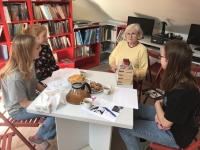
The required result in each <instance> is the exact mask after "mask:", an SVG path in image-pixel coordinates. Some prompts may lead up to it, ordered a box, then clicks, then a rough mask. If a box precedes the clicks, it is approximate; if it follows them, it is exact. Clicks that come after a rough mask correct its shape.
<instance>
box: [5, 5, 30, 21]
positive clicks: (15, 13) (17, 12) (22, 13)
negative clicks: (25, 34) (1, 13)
mask: <svg viewBox="0 0 200 150" xmlns="http://www.w3.org/2000/svg"><path fill="white" fill-rule="evenodd" d="M4 6H5V7H6V8H7V11H8V15H9V19H10V18H11V21H19V20H28V19H29V18H28V10H27V6H26V3H25V2H24V3H5V4H4ZM6 16H7V15H6Z"/></svg>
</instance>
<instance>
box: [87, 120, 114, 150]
mask: <svg viewBox="0 0 200 150" xmlns="http://www.w3.org/2000/svg"><path fill="white" fill-rule="evenodd" d="M111 136H112V126H106V125H101V124H94V123H90V124H89V145H90V147H91V148H92V149H93V150H109V149H110V145H111Z"/></svg>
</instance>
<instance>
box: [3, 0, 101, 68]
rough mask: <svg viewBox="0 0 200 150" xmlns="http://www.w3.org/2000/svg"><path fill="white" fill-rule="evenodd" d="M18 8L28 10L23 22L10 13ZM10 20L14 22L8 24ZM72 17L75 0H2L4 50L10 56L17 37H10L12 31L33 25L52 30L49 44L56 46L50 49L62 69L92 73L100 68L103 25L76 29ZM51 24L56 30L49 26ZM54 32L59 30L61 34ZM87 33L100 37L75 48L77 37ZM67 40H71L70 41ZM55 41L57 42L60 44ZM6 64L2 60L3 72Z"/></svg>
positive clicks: (25, 12)
mask: <svg viewBox="0 0 200 150" xmlns="http://www.w3.org/2000/svg"><path fill="white" fill-rule="evenodd" d="M22 3H23V4H22ZM16 5H23V6H25V7H24V8H25V10H24V12H23V13H24V15H26V16H25V17H26V19H21V18H20V16H18V15H16V16H15V14H14V13H13V12H12V11H11V9H9V8H10V7H18V6H16ZM4 7H7V13H5V12H4ZM41 9H44V10H41ZM61 9H62V10H61ZM52 10H53V11H52ZM20 11H21V10H20ZM39 11H40V12H39ZM38 13H40V14H38ZM8 16H9V18H10V20H8ZM38 16H39V17H38ZM72 16H73V15H72V0H51V1H48V0H32V1H31V0H3V1H2V0H0V25H2V26H4V28H3V32H2V34H1V37H0V46H1V45H3V46H4V47H5V45H6V46H7V47H8V52H9V50H10V46H11V43H12V39H13V38H14V36H15V35H13V34H12V33H13V32H11V34H10V32H9V31H12V30H13V29H14V28H15V27H14V26H20V25H24V27H27V26H28V25H32V24H41V25H44V26H45V27H46V28H47V29H49V35H48V43H50V44H52V43H54V45H50V47H52V52H53V54H54V55H56V57H57V60H58V62H57V64H58V65H59V66H60V68H65V67H70V68H75V67H76V68H80V69H88V68H91V67H94V66H97V65H99V63H100V42H99V41H100V39H99V38H100V37H99V35H100V33H99V32H100V31H99V29H100V25H91V26H87V27H81V28H75V29H73V24H72V20H73V19H72ZM50 23H51V24H52V25H53V26H51V25H49V24H50ZM57 24H58V25H60V24H62V26H63V29H62V30H64V31H62V32H60V31H61V29H60V28H56V25H57ZM52 27H53V28H52ZM59 27H60V26H59ZM64 27H65V29H64ZM11 29H12V30H11ZM54 29H59V32H57V31H56V30H54ZM86 30H87V31H91V30H92V32H94V33H96V37H95V38H94V37H93V38H94V40H93V41H92V40H89V41H87V43H82V44H79V45H75V40H76V39H74V35H75V34H76V32H82V34H83V32H85V31H86ZM54 31H55V32H54ZM92 35H93V34H91V39H92ZM93 36H94V35H93ZM66 39H68V41H67V40H66ZM83 39H84V38H82V40H83ZM55 40H57V42H56V41H55ZM66 41H67V42H66ZM62 42H65V43H62ZM56 43H57V45H56ZM0 52H1V49H0ZM77 53H78V55H77ZM77 56H78V57H77ZM63 59H70V60H72V62H71V63H66V64H64V63H62V62H61V60H63ZM6 62H7V61H6V60H1V58H0V68H1V67H3V65H5V63H6Z"/></svg>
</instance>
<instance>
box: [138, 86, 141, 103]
mask: <svg viewBox="0 0 200 150" xmlns="http://www.w3.org/2000/svg"><path fill="white" fill-rule="evenodd" d="M137 90H138V91H139V94H138V103H140V98H141V94H142V83H140V84H138V89H137Z"/></svg>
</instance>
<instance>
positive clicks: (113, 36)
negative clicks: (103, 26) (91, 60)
mask: <svg viewBox="0 0 200 150" xmlns="http://www.w3.org/2000/svg"><path fill="white" fill-rule="evenodd" d="M115 39H116V29H112V30H111V41H113V42H115Z"/></svg>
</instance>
